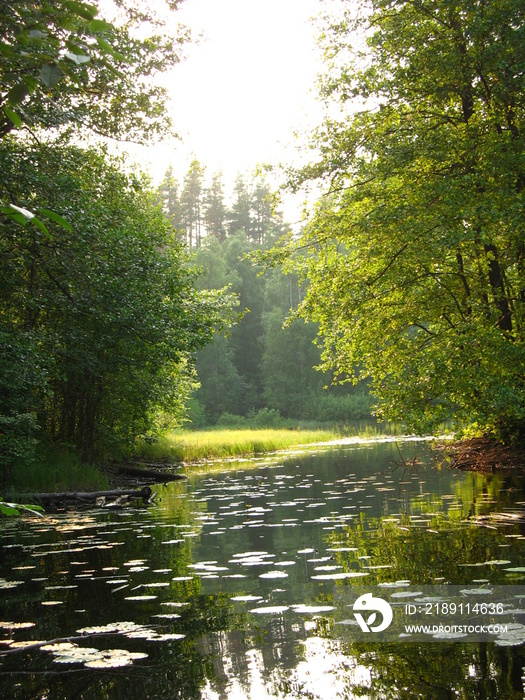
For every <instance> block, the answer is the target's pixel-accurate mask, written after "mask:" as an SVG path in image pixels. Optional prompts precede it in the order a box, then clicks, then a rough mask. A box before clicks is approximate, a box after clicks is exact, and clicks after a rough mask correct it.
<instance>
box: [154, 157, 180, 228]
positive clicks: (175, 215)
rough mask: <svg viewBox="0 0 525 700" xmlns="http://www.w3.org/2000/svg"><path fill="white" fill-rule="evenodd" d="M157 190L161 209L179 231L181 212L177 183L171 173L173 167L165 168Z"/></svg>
mask: <svg viewBox="0 0 525 700" xmlns="http://www.w3.org/2000/svg"><path fill="white" fill-rule="evenodd" d="M157 192H158V197H159V201H160V205H161V207H162V211H163V212H164V213H165V214H166V216H167V217H168V219H169V221H170V223H171V225H172V227H173V228H174V229H175V231H177V232H178V231H180V229H181V227H182V214H181V204H180V200H179V183H178V182H177V179H176V178H175V176H174V175H173V167H172V166H171V165H170V166H169V167H168V169H167V170H166V173H165V174H164V178H163V180H162V182H161V183H160V185H159V187H158V190H157Z"/></svg>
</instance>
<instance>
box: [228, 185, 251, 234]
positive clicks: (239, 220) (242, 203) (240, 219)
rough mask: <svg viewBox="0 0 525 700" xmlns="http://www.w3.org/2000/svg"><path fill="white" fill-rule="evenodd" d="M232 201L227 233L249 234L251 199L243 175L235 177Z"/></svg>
mask: <svg viewBox="0 0 525 700" xmlns="http://www.w3.org/2000/svg"><path fill="white" fill-rule="evenodd" d="M233 194H234V201H233V204H232V207H231V209H230V212H229V217H228V218H229V234H230V236H233V235H234V234H235V233H239V232H242V233H244V235H245V236H250V234H251V231H252V223H253V222H252V211H251V210H252V199H251V194H250V190H249V187H248V185H247V184H246V180H245V178H244V177H243V175H238V176H237V178H236V179H235V186H234V189H233Z"/></svg>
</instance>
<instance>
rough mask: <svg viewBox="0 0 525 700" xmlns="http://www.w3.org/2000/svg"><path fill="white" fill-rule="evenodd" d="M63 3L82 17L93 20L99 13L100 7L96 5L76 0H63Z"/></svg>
mask: <svg viewBox="0 0 525 700" xmlns="http://www.w3.org/2000/svg"><path fill="white" fill-rule="evenodd" d="M63 5H65V7H67V8H69V9H70V10H71V11H72V12H74V13H75V14H76V15H78V16H79V17H82V19H87V20H88V21H91V20H92V19H93V18H94V17H96V15H97V14H98V8H97V7H95V5H89V4H88V3H85V2H77V1H76V0H63Z"/></svg>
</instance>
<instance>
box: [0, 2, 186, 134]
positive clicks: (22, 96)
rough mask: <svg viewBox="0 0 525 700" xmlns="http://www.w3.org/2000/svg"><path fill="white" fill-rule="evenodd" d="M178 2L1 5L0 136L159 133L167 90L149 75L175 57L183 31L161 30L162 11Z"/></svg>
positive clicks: (166, 125) (164, 123)
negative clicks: (66, 131)
mask: <svg viewBox="0 0 525 700" xmlns="http://www.w3.org/2000/svg"><path fill="white" fill-rule="evenodd" d="M180 4H181V0H165V2H161V3H160V4H156V5H155V7H156V8H157V11H154V10H152V9H151V5H147V6H145V4H144V3H140V2H138V1H136V0H113V2H110V3H107V4H106V3H104V4H101V3H98V2H84V0H56V1H55V0H53V1H52V2H50V1H48V0H44V2H34V1H33V0H20V1H19V2H15V3H6V2H3V3H1V5H0V59H1V62H0V135H2V136H5V135H6V134H7V133H9V132H10V131H12V130H13V128H15V127H25V128H34V127H44V128H55V129H63V128H64V127H73V128H75V129H79V128H80V129H89V130H91V131H93V132H95V133H97V134H100V135H103V136H110V137H113V138H127V139H131V140H136V141H139V142H146V141H148V139H150V138H151V137H152V136H155V135H162V134H164V133H166V132H167V131H168V130H169V129H170V127H171V121H170V119H169V116H168V114H167V110H166V99H167V96H166V91H165V89H164V88H162V87H161V86H159V85H156V84H155V82H154V81H153V80H152V77H154V76H155V74H156V73H158V72H160V71H166V70H168V69H169V68H170V67H171V66H173V65H175V64H176V63H177V62H178V61H179V60H180V57H181V52H182V44H183V43H184V41H186V40H187V38H188V37H187V33H186V32H185V31H184V30H183V29H180V28H179V29H177V30H176V31H175V32H173V31H168V29H167V27H166V21H165V19H163V16H162V6H163V5H164V6H165V7H166V8H167V9H176V7H177V6H178V5H180ZM99 6H101V7H103V8H104V13H105V14H106V17H103V16H102V15H103V13H102V12H100V11H99ZM108 13H111V15H108ZM146 28H147V29H146Z"/></svg>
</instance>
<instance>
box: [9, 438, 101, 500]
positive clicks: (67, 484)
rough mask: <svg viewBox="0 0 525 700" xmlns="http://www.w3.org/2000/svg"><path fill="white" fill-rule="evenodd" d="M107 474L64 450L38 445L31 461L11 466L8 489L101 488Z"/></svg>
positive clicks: (55, 489) (19, 491)
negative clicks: (35, 455) (42, 447)
mask: <svg viewBox="0 0 525 700" xmlns="http://www.w3.org/2000/svg"><path fill="white" fill-rule="evenodd" d="M108 488H109V482H108V478H107V477H106V475H105V474H103V473H102V472H101V471H100V469H98V468H97V467H96V466H94V465H90V464H84V463H82V462H81V461H80V459H79V458H78V457H77V456H76V455H74V454H72V453H71V452H69V451H67V450H62V449H56V448H54V449H47V450H45V449H42V450H41V451H40V453H38V454H37V457H36V459H35V460H34V461H33V462H31V463H20V464H17V465H15V466H14V467H13V470H12V472H11V474H10V478H9V483H8V490H9V492H10V493H17V494H21V493H24V492H25V493H57V492H62V491H102V490H106V489H108Z"/></svg>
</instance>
